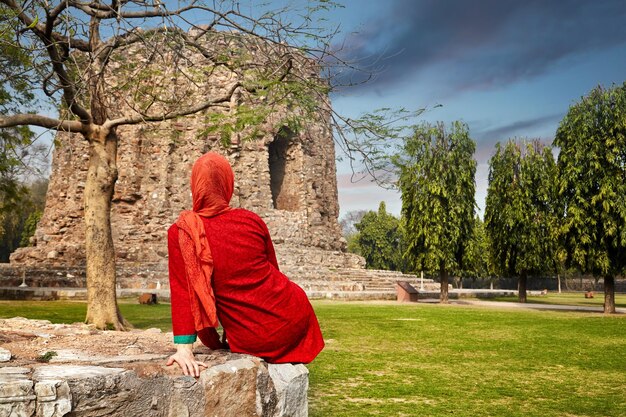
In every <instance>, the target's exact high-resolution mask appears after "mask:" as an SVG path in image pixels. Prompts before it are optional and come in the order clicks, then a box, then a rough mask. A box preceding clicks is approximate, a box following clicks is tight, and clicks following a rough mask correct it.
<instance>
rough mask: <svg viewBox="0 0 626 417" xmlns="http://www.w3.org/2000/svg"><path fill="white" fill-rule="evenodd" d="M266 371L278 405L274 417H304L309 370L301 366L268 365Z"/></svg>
mask: <svg viewBox="0 0 626 417" xmlns="http://www.w3.org/2000/svg"><path fill="white" fill-rule="evenodd" d="M268 370H269V374H270V377H271V378H272V381H273V383H274V388H275V389H276V395H277V397H278V404H277V405H276V411H275V413H274V416H275V417H279V416H280V417H283V416H290V417H306V416H307V415H308V399H307V392H308V390H309V370H308V369H307V368H306V366H304V365H302V364H298V365H292V364H289V363H283V364H269V365H268Z"/></svg>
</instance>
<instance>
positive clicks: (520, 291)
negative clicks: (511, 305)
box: [517, 271, 528, 303]
mask: <svg viewBox="0 0 626 417" xmlns="http://www.w3.org/2000/svg"><path fill="white" fill-rule="evenodd" d="M527 279H528V274H527V273H526V271H522V273H521V274H520V276H519V278H518V280H517V296H518V301H519V302H520V303H525V302H526V281H527Z"/></svg>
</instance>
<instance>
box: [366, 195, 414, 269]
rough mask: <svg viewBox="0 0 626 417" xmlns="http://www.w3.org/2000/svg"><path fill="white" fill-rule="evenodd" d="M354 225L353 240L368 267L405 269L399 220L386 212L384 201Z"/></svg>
mask: <svg viewBox="0 0 626 417" xmlns="http://www.w3.org/2000/svg"><path fill="white" fill-rule="evenodd" d="M355 227H356V229H357V231H358V234H357V235H356V237H355V240H356V242H357V243H358V247H359V249H360V255H361V256H363V257H364V258H365V261H366V264H367V267H368V268H370V269H386V270H391V271H405V270H406V268H405V267H404V263H403V260H402V244H403V239H402V230H401V228H400V220H398V218H396V217H395V216H393V215H391V214H389V213H387V207H386V205H385V202H384V201H383V202H381V203H380V205H379V206H378V212H375V211H368V212H366V213H365V215H364V216H363V218H362V219H361V221H360V222H359V223H357V224H355Z"/></svg>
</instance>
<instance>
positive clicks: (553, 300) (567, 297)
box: [489, 291, 626, 308]
mask: <svg viewBox="0 0 626 417" xmlns="http://www.w3.org/2000/svg"><path fill="white" fill-rule="evenodd" d="M489 300H490V301H508V302H514V303H516V302H517V296H516V297H499V298H489ZM528 302H529V303H537V304H561V305H570V306H589V307H602V306H603V305H604V293H603V292H602V291H599V292H594V298H585V293H583V292H564V293H561V294H559V293H556V292H549V293H548V294H547V295H535V296H533V295H529V296H528ZM615 307H618V308H620V307H621V308H626V294H615Z"/></svg>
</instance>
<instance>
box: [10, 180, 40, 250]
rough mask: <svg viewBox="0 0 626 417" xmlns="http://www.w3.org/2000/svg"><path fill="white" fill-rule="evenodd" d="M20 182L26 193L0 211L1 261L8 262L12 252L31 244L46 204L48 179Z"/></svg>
mask: <svg viewBox="0 0 626 417" xmlns="http://www.w3.org/2000/svg"><path fill="white" fill-rule="evenodd" d="M18 184H19V186H20V187H22V188H23V189H24V190H25V192H24V194H23V195H22V196H21V197H20V199H19V200H14V201H13V202H12V204H11V206H10V207H7V208H6V209H5V210H3V211H2V212H0V262H8V261H9V255H10V254H11V252H13V251H14V250H15V249H17V248H18V247H20V246H28V245H29V244H30V237H31V236H32V235H33V234H34V232H35V228H36V226H37V222H38V221H39V218H40V217H41V214H42V212H43V208H44V205H45V196H46V190H47V187H48V181H47V180H37V181H34V182H33V183H31V184H29V185H23V184H22V183H20V182H18Z"/></svg>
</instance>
